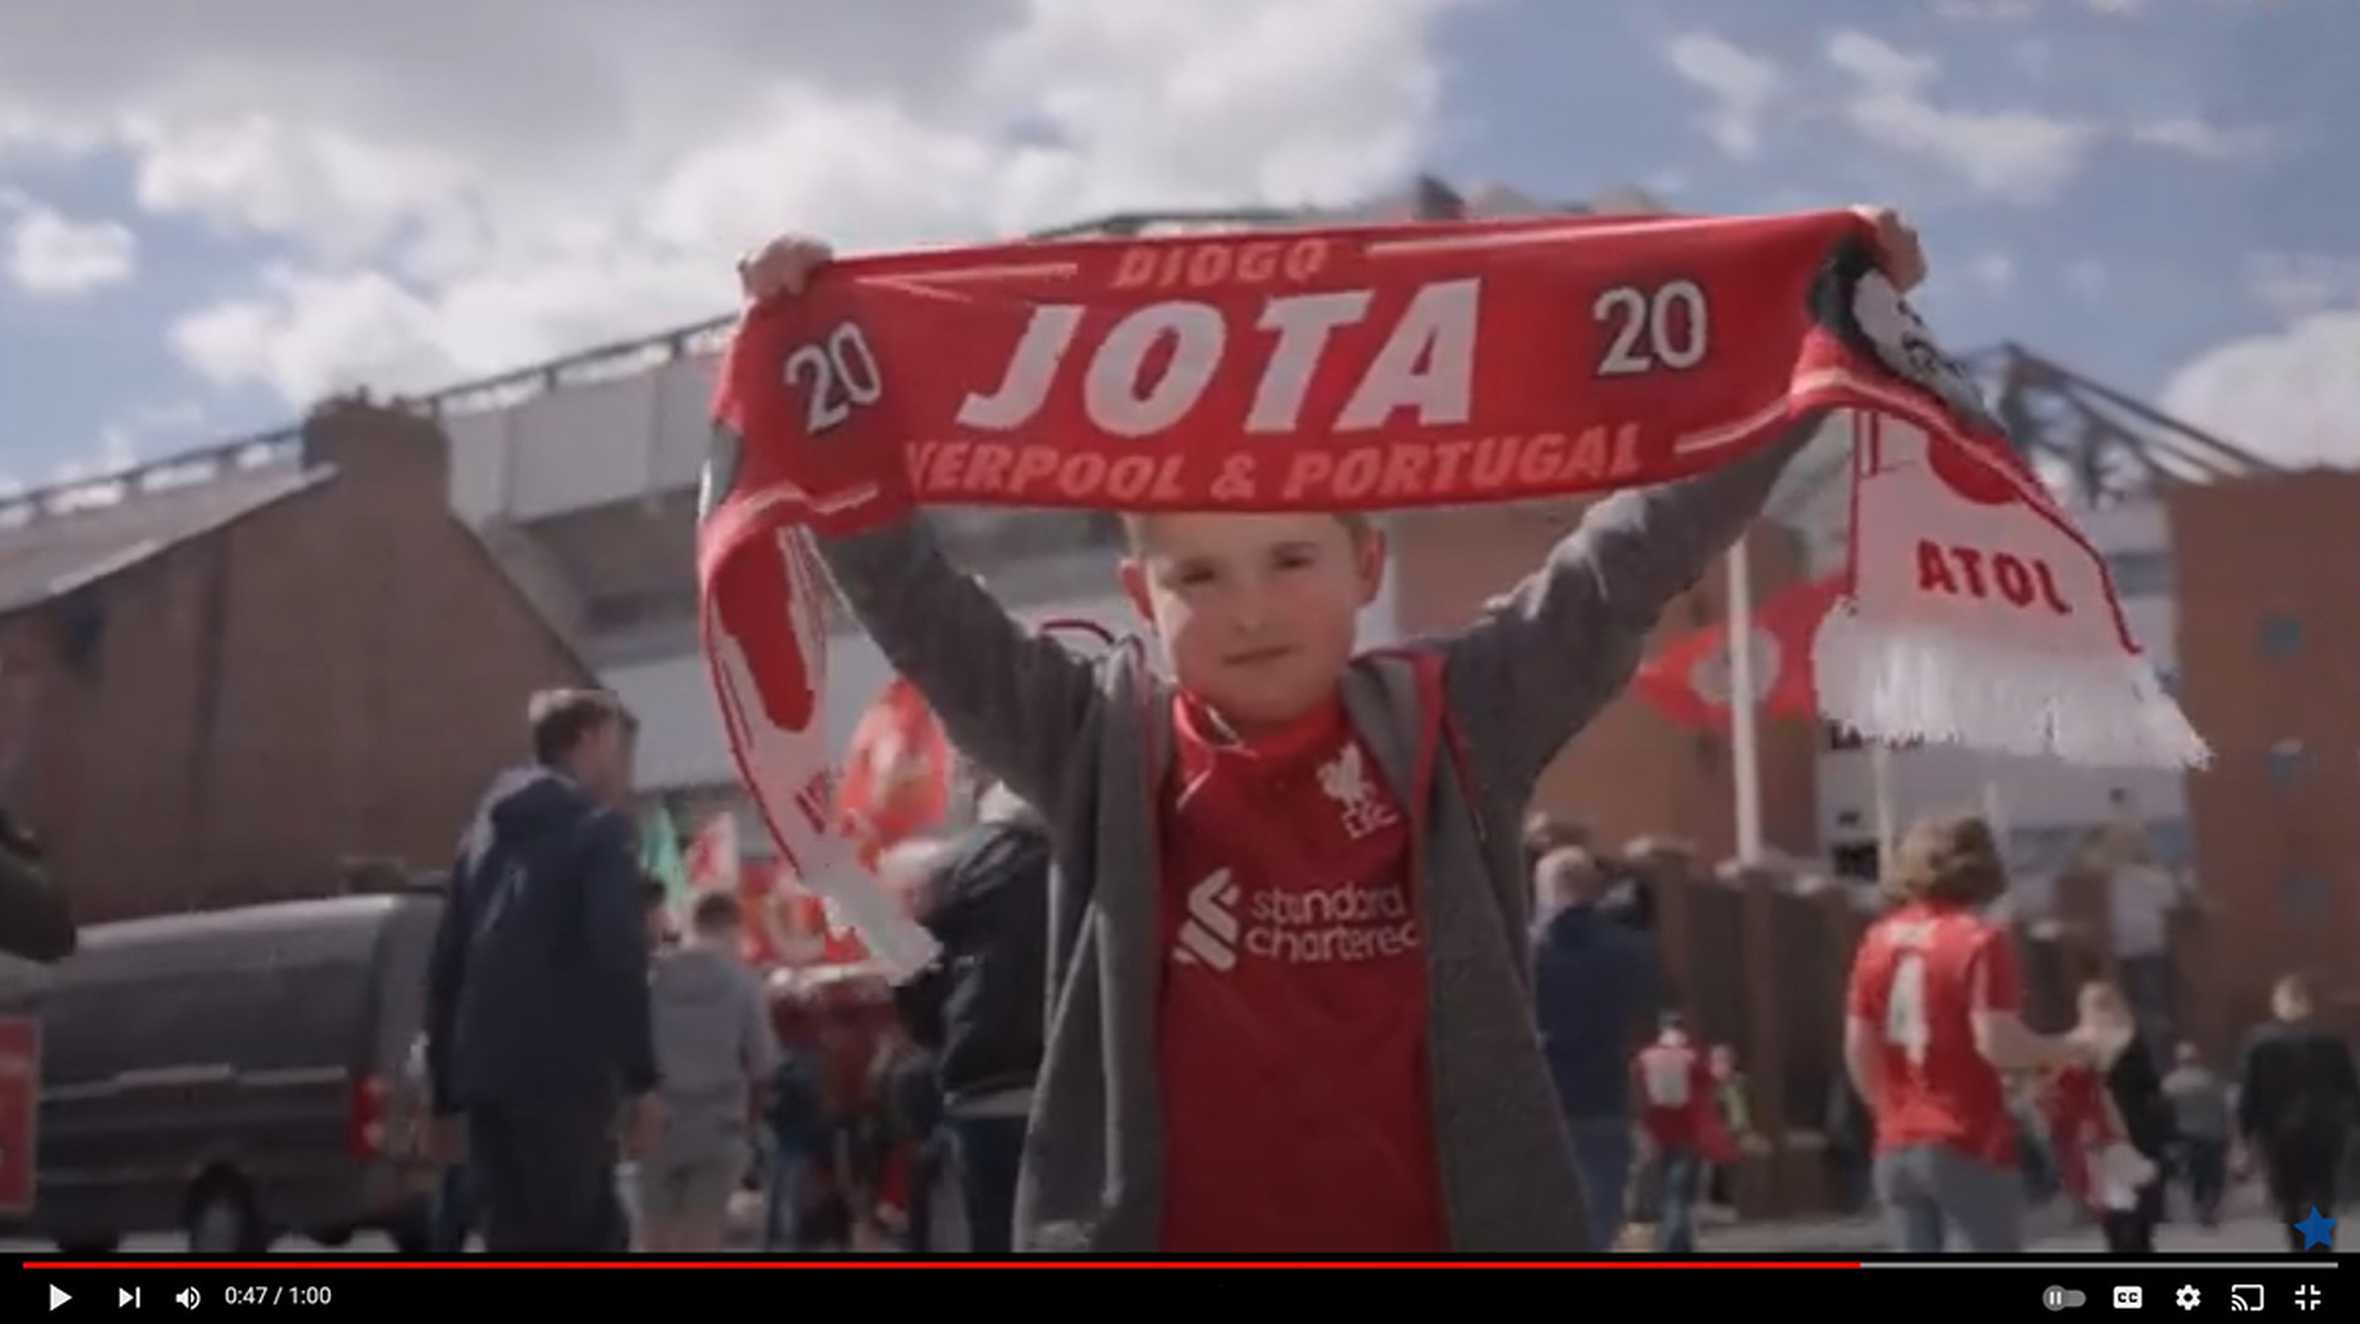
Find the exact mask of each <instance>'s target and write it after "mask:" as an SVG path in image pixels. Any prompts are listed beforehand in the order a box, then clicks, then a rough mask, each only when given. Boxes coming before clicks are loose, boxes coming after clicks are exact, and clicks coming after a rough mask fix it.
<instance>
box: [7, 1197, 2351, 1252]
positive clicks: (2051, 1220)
mask: <svg viewBox="0 0 2360 1324" xmlns="http://www.w3.org/2000/svg"><path fill="white" fill-rule="evenodd" d="M2178 1205H2179V1202H2178V1201H2177V1200H2176V1199H2175V1200H2174V1202H2173V1210H2172V1212H2173V1215H2174V1217H2175V1220H2176V1221H2173V1222H2167V1223H2165V1224H2164V1225H2163V1226H2162V1227H2161V1228H2160V1229H2158V1230H2157V1232H2156V1238H2155V1241H2156V1249H2157V1250H2158V1251H2160V1252H2162V1253H2164V1254H2172V1255H2205V1254H2251V1253H2256V1252H2259V1253H2265V1254H2267V1253H2278V1252H2283V1251H2285V1249H2286V1229H2285V1227H2284V1226H2283V1225H2282V1224H2280V1223H2279V1222H2278V1221H2277V1218H2276V1217H2275V1216H2274V1215H2273V1214H2272V1213H2270V1212H2269V1211H2268V1210H2266V1209H2265V1208H2264V1204H2263V1199H2262V1195H2261V1192H2260V1191H2259V1190H2258V1189H2253V1188H2247V1189H2243V1190H2240V1191H2238V1192H2236V1193H2234V1194H2233V1195H2232V1196H2231V1197H2230V1199H2229V1202H2228V1204H2227V1207H2226V1208H2224V1209H2223V1211H2222V1213H2223V1218H2222V1221H2221V1224H2220V1226H2219V1227H2217V1228H2209V1229H2208V1228H2203V1227H2199V1226H2197V1224H2196V1223H2195V1222H2194V1221H2193V1220H2192V1219H2188V1218H2186V1216H2185V1212H2184V1211H2183V1210H2181V1209H2180V1208H2179V1207H2178ZM2352 1212H2353V1211H2347V1213H2346V1215H2345V1216H2347V1217H2349V1216H2351V1214H2352ZM2030 1224H2031V1226H2030V1229H2029V1230H2030V1233H2031V1241H2030V1245H2029V1246H2028V1247H2027V1248H2028V1249H2030V1250H2035V1251H2052V1252H2061V1253H2067V1254H2072V1253H2080V1252H2089V1253H2103V1252H2104V1251H2105V1248H2106V1241H2105V1238H2104V1236H2103V1235H2101V1234H2100V1232H2099V1230H2098V1227H2097V1225H2096V1224H2095V1223H2092V1222H2089V1221H2087V1220H2086V1219H2085V1218H2083V1217H2081V1216H2080V1215H2079V1214H2078V1213H2077V1211H2076V1210H2075V1209H2074V1207H2073V1206H2072V1204H2071V1203H2070V1202H2069V1201H2066V1200H2063V1199H2058V1200H2051V1201H2050V1202H2048V1203H2047V1204H2045V1205H2043V1206H2041V1207H2040V1208H2038V1209H2036V1210H2034V1211H2033V1212H2032V1214H2031V1217H2030ZM1630 1231H1631V1234H1632V1235H1631V1236H1630V1237H1628V1238H1626V1242H1625V1244H1626V1246H1629V1245H1631V1244H1632V1243H1634V1242H1641V1241H1643V1240H1644V1229H1640V1228H1634V1229H1631V1230H1630ZM2338 1231H2339V1232H2341V1233H2343V1235H2342V1236H2341V1237H2339V1238H2338V1242H2339V1244H2340V1245H2342V1246H2345V1247H2350V1246H2352V1245H2353V1244H2354V1243H2355V1239H2356V1235H2360V1227H2356V1228H2353V1229H2343V1228H2339V1229H2338ZM1698 1240H1699V1241H1700V1242H1701V1243H1702V1244H1701V1246H1700V1249H1701V1250H1702V1252H1703V1253H1704V1254H1707V1255H1733V1254H1753V1255H1856V1254H1863V1253H1869V1252H1875V1251H1882V1250H1888V1249H1890V1247H1889V1246H1888V1245H1887V1243H1886V1240H1885V1229H1884V1224H1883V1222H1882V1221H1880V1220H1879V1219H1877V1218H1875V1217H1865V1218H1818V1219H1781V1220H1775V1221H1765V1222H1754V1223H1733V1224H1727V1225H1721V1226H1714V1225H1710V1224H1708V1225H1707V1226H1705V1227H1704V1228H1702V1229H1700V1231H1699V1233H1698ZM479 1248H480V1247H475V1248H471V1249H479ZM748 1248H749V1249H750V1247H748ZM272 1249H273V1251H274V1252H275V1253H277V1254H280V1255H290V1256H300V1257H311V1256H332V1255H352V1254H390V1253H392V1251H393V1243H392V1242H391V1241H389V1240H387V1239H386V1238H385V1237H384V1236H382V1235H379V1234H376V1233H363V1234H361V1235H358V1236H355V1237H354V1238H353V1239H352V1240H351V1241H350V1242H349V1243H347V1244H346V1245H344V1246H341V1247H336V1248H330V1247H325V1246H321V1245H318V1244H317V1243H314V1242H312V1241H310V1240H309V1239H307V1238H304V1237H285V1238H282V1239H280V1240H279V1242H278V1243H277V1244H276V1245H275V1246H274V1247H273V1248H272ZM861 1249H864V1250H880V1249H884V1247H881V1246H875V1245H863V1246H862V1247H861ZM187 1250H188V1241H187V1238H185V1237H182V1236H179V1235H177V1234H160V1235H156V1236H143V1237H132V1238H130V1239H128V1240H127V1241H125V1242H124V1244H123V1248H122V1252H121V1253H123V1254H127V1255H180V1254H185V1253H186V1252H187ZM55 1253H56V1248H55V1247H53V1246H51V1245H49V1244H48V1243H47V1242H36V1241H10V1240H0V1255H10V1256H13V1255H50V1254H55Z"/></svg>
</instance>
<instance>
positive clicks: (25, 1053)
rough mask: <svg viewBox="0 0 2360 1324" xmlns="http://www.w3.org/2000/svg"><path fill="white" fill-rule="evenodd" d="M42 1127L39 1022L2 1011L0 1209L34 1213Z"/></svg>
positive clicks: (0, 1031)
mask: <svg viewBox="0 0 2360 1324" xmlns="http://www.w3.org/2000/svg"><path fill="white" fill-rule="evenodd" d="M40 1127H41V1022H40V1021H39V1020H38V1019H37V1018H35V1017H31V1016H0V1214H9V1215H24V1214H30V1213H31V1212H33V1192H34V1186H35V1182H36V1179H37V1176H38V1174H39V1171H40V1161H41V1129H40Z"/></svg>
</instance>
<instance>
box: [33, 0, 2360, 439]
mask: <svg viewBox="0 0 2360 1324" xmlns="http://www.w3.org/2000/svg"><path fill="white" fill-rule="evenodd" d="M429 13H431V14H432V15H433V17H432V18H431V20H429V19H428V18H426V17H424V15H426V14H429ZM2356 48H2360V5H2356V4H2353V3H2350V0H1782V2H1781V3H1779V4H1775V5H1770V4H1761V3H1757V2H1756V0H1660V2H1648V3H1641V2H1640V0H1629V2H1627V3H1625V2H1623V0H1270V2H1267V3H1263V2H1259V0H1187V3H1176V2H1175V3H1165V2H1162V0H1120V2H1119V3H1114V2H1108V0H1097V2H1091V0H697V2H696V3H665V4H661V5H658V4H655V3H652V2H651V0H502V3H499V4H460V3H455V2H454V3H449V4H436V5H430V6H407V7H404V6H390V5H385V4H382V3H366V4H363V3H346V2H344V0H207V3H205V4H202V5H186V6H162V5H149V4H143V3H131V2H129V0H75V2H74V3H66V0H25V2H24V3H15V4H9V5H7V6H5V7H0V483H13V484H21V485H35V486H38V485H41V484H44V483H47V482H51V481H54V480H56V479H59V478H61V477H67V476H72V475H74V474H77V473H87V472H90V471H92V470H93V469H95V468H103V467H108V466H112V465H118V464H122V463H127V462H130V461H132V460H134V459H138V458H152V457H155V456H158V455H162V454H167V453H170V452H171V451H174V450H177V449H182V448H185V447H187V446H191V445H196V444H201V443H204V442H207V441H211V440H216V439H225V438H227V437H230V436H233V435H235V434H237V433H239V432H242V431H249V430H254V429H259V428H264V427H270V426H274V425H277V424H280V423H283V422H286V421H290V420H292V419H293V418H294V417H296V416H297V415H298V414H299V412H300V410H301V409H302V407H303V406H304V405H305V404H306V403H307V402H309V401H310V400H312V399H315V398H317V397H318V396H319V395H321V394H323V393H325V392H328V391H331V390H335V389H339V388H343V387H347V386H350V385H352V384H355V383H368V384H370V385H372V386H375V387H377V388H379V389H381V390H395V391H398V390H415V389H421V388H427V387H432V386H434V385H437V384H440V383H444V382H447V381H450V380H454V379H457V378H461V377H465V376H470V375H475V374H480V373H486V372H493V371H498V370H500V369H503V368H507V367H513V366H518V365H521V364H524V363H529V362H531V361H533V360H535V359H537V358H542V357H547V356H551V355H554V354H559V353H563V352H565V351H568V350H571V349H576V348H581V347H584V346H587V345H591V344H595V343H598V342H601V341H605V340H610V339H615V338H619V337H624V336H630V335H634V334H638V333H642V332H648V331H655V330H660V329H663V328H665V327H667V326H671V325H674V324H678V323H681V322H685V321H691V320H695V319H697V318H701V317H705V316H709V315H712V314H715V313H718V312H721V311H725V310H726V309H727V308H728V307H729V306H730V303H731V277H730V274H729V263H730V259H731V257H732V256H733V255H734V254H735V252H736V251H737V250H738V249H739V248H740V247H742V246H743V245H745V244H746V243H748V242H750V241H752V240H754V239H756V238H757V237H759V236H760V235H762V234H763V233H765V232H766V231H768V230H771V229H773V228H775V227H777V226H779V225H781V224H785V223H790V222H791V223H793V224H795V225H797V226H800V227H805V228H809V229H813V230H816V231H819V232H821V233H823V234H827V235H830V236H833V237H834V238H836V239H837V241H838V242H839V245H840V246H841V247H844V248H848V249H869V248H882V247H890V246H893V245H897V244H905V243H912V242H938V241H957V240H972V239H984V238H990V237H995V236H1005V235H1010V234H1014V233H1018V232H1021V231H1023V230H1025V229H1027V228H1033V227H1039V226H1045V225H1051V224H1056V223H1058V222H1062V221H1067V220H1072V219H1077V218H1080V217H1084V216H1088V215H1092V214H1096V213H1100V212H1105V211H1111V210H1118V209H1132V208H1143V207H1156V206H1206V205H1222V204H1235V203H1248V202H1263V203H1293V202H1342V201H1349V200H1352V199H1354V198H1356V197H1360V196H1364V195H1367V194H1370V193H1374V192H1378V191H1384V190H1390V189H1393V188H1396V187H1399V186H1400V185H1401V184H1402V183H1403V182H1405V181H1406V180H1407V179H1408V178H1409V177H1410V176H1412V175H1413V174H1414V173H1415V172H1417V171H1419V170H1432V171H1434V172H1437V173H1439V174H1441V175H1443V176H1444V177H1446V178H1448V179H1450V180H1452V181H1454V182H1456V183H1459V184H1461V185H1472V184H1476V183H1481V182H1486V181H1496V182H1499V183H1504V184H1507V185H1510V186H1512V187H1515V188H1517V189H1519V190H1521V191H1524V192H1527V193H1531V194H1535V195H1539V196H1544V197H1579V196H1583V195H1586V194H1588V193H1591V192H1594V191H1596V190H1599V189H1601V188H1604V187H1607V186H1611V185H1616V184H1627V183H1637V184H1641V185H1644V186H1646V187H1649V188H1651V189H1652V190H1654V191H1655V192H1657V193H1658V194H1660V195H1661V196H1663V197H1665V198H1666V199H1667V200H1669V201H1670V202H1671V203H1672V204H1673V205H1674V206H1676V207H1678V208H1680V209H1682V210H1694V211H1714V212H1747V211H1772V210H1783V209H1792V208H1799V207H1809V206H1817V205H1823V204H1835V203H1843V202H1850V201H1861V200H1889V201H1893V202H1896V203H1898V204H1900V205H1902V206H1903V207H1904V208H1905V210H1907V211H1908V212H1910V213H1911V214H1912V215H1913V216H1914V217H1915V218H1916V219H1917V220H1918V222H1919V223H1920V225H1921V226H1922V228H1923V229H1924V231H1925V233H1926V236H1927V240H1928V243H1929V246H1930V248H1931V251H1932V253H1933V256H1934V261H1935V267H1936V272H1937V275H1936V279H1935V282H1934V284H1933V286H1932V287H1931V289H1930V290H1929V291H1928V294H1927V296H1926V299H1925V303H1926V308H1927V312H1928V315H1929V317H1930V319H1931V320H1932V321H1933V324H1934V325H1935V327H1936V328H1937V329H1938V330H1939V331H1940V332H1941V333H1942V334H1943V336H1944V338H1945V339H1946V340H1947V341H1949V342H1950V343H1951V344H1952V345H1954V346H1956V347H1961V348H1964V347H1970V346H1973V345H1977V344H1982V343H1986V342H1989V341H1991V340H1995V339H1999V338H2003V337H2006V338H2013V339H2017V340H2021V341H2023V342H2025V343H2027V344H2029V345H2032V346H2034V347H2036V348H2038V349H2040V350H2042V351H2044V352H2046V353H2048V354H2050V355H2051V356H2052V357H2056V358H2059V359H2062V360H2064V361H2066V362H2068V363H2071V364H2073V365H2076V366H2078V367H2080V368H2082V369H2083V370H2084V371H2087V372H2089V373H2092V374H2094V375H2097V376H2098V377H2100V378H2102V379H2104V380H2107V381H2110V382H2113V383H2116V384H2118V385H2120V386H2122V387H2125V388H2127V389H2129V390H2132V391H2134V392H2137V393H2139V394H2141V395H2144V396H2147V397H2150V398H2153V399H2156V400H2159V401H2161V402H2162V403H2164V404H2165V405H2166V406H2167V407H2168V408H2171V409H2174V410H2176V411H2178V412H2181V413H2183V414H2185V415H2187V416H2189V417H2191V418H2193V419H2194V420H2195V421H2198V422H2200V423H2204V424H2206V425H2209V426H2211V427H2214V428H2216V429H2218V430H2220V431H2222V432H2225V433H2227V434H2229V435H2232V436H2234V437H2236V438H2238V439H2240V440H2242V441H2244V442H2245V443H2246V444H2248V445H2251V446H2253V447H2255V448H2257V449H2260V450H2263V451H2265V452H2268V453H2271V454H2274V455H2278V456H2281V457H2285V458H2290V459H2296V460H2315V459H2329V460H2337V461H2342V462H2360V423H2355V422H2354V421H2353V420H2355V419H2360V227H2355V226H2354V225H2353V223H2352V219H2351V218H2352V217H2354V216H2355V215H2360V147H2356V146H2355V145H2354V141H2353V138H2352V135H2351V131H2350V129H2349V128H2348V127H2347V126H2349V125H2350V124H2352V123H2354V122H2360V83H2355V80H2353V79H2352V78H2351V77H2350V69H2351V67H2352V66H2351V60H2352V54H2351V52H2352V51H2353V50H2354V49H2356Z"/></svg>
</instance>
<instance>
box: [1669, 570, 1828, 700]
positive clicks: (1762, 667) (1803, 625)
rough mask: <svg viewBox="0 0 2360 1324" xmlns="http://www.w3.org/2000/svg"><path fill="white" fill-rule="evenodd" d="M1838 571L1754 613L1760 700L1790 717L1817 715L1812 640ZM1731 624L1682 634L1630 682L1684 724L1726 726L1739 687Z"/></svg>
mask: <svg viewBox="0 0 2360 1324" xmlns="http://www.w3.org/2000/svg"><path fill="white" fill-rule="evenodd" d="M1843 591H1844V581H1843V577H1842V576H1840V575H1830V576H1828V577H1827V578H1825V579H1818V580H1812V581H1809V582H1807V583H1801V584H1796V585H1794V586H1793V587H1791V588H1788V589H1787V590H1786V591H1785V592H1783V593H1780V594H1778V595H1777V596H1776V597H1774V598H1772V599H1770V601H1769V602H1768V603H1766V604H1764V605H1763V607H1762V609H1761V610H1760V611H1758V612H1755V613H1754V628H1753V662H1754V701H1755V702H1756V703H1758V704H1760V705H1761V706H1762V707H1764V708H1766V709H1768V710H1769V711H1771V712H1773V713H1777V714H1779V715H1781V716H1785V717H1800V718H1816V717H1817V716H1818V715H1819V698H1818V691H1817V687H1816V686H1815V684H1814V683H1813V678H1812V668H1811V642H1812V639H1813V638H1814V637H1815V636H1817V635H1818V633H1819V625H1820V622H1821V621H1823V620H1825V619H1827V613H1828V610H1829V609H1830V608H1832V607H1834V606H1835V603H1836V599H1838V598H1839V597H1841V596H1843ZM1734 651H1735V650H1733V649H1732V648H1731V647H1730V642H1729V624H1728V622H1726V621H1723V622H1721V623H1719V624H1716V625H1708V626H1706V627H1704V628H1703V629H1701V630H1695V631H1692V632H1690V633H1688V634H1684V635H1681V636H1680V637H1679V638H1677V639H1674V640H1673V641H1672V642H1670V643H1669V644H1666V645H1665V646H1664V647H1663V648H1662V649H1661V650H1660V651H1658V652H1657V653H1656V654H1655V655H1654V656H1653V657H1650V658H1649V659H1647V661H1646V662H1645V663H1644V664H1643V665H1641V666H1640V668H1639V674H1638V675H1637V676H1636V677H1634V678H1633V679H1632V682H1631V688H1632V689H1634V690H1636V691H1638V692H1639V694H1640V695H1641V696H1642V697H1644V698H1645V699H1646V700H1647V701H1648V702H1650V703H1652V704H1654V705H1655V706H1656V708H1657V709H1659V710H1660V711H1661V712H1662V713H1663V714H1664V716H1666V717H1669V718H1671V719H1672V720H1673V721H1675V722H1679V723H1681V724H1682V725H1684V726H1699V727H1709V728H1713V729H1716V730H1727V729H1728V726H1729V710H1730V705H1731V702H1732V701H1733V699H1734V698H1735V697H1736V693H1737V688H1736V685H1735V683H1734V682H1733V681H1732V679H1731V674H1732V670H1733V668H1732V665H1731V654H1732V653H1733V652H1734Z"/></svg>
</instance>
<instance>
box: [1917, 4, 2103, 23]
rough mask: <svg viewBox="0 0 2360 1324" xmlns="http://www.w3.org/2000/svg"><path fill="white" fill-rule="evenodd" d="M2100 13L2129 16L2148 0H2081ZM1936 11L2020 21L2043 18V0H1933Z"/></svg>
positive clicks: (1956, 17) (1973, 19)
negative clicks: (2041, 14) (2041, 16)
mask: <svg viewBox="0 0 2360 1324" xmlns="http://www.w3.org/2000/svg"><path fill="white" fill-rule="evenodd" d="M2081 3H2082V4H2083V5H2084V6H2086V7H2087V8H2089V9H2091V10H2094V11H2095V12H2097V13H2100V14H2111V15H2114V16H2117V17H2123V18H2127V17H2129V16H2131V15H2133V14H2136V13H2138V12H2139V11H2140V10H2142V9H2144V8H2146V4H2147V0H2081ZM1934 12H1935V13H1936V14H1937V15H1939V16H1941V17H1943V18H1947V19H1950V20H1952V21H1953V22H1962V23H2021V22H2024V21H2026V20H2028V19H2034V18H2038V17H2040V12H2041V0H1934Z"/></svg>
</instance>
